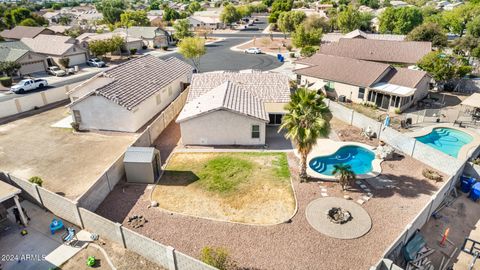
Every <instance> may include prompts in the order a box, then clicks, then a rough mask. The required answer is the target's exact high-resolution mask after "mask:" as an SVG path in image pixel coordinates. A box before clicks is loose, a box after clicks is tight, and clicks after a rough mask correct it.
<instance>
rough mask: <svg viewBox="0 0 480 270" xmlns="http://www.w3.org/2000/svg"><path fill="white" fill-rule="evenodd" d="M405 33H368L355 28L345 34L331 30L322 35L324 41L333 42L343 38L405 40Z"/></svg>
mask: <svg viewBox="0 0 480 270" xmlns="http://www.w3.org/2000/svg"><path fill="white" fill-rule="evenodd" d="M405 37H406V36H405V35H393V34H373V33H367V32H364V31H362V30H359V29H357V30H353V31H352V32H350V33H347V34H343V33H340V32H331V33H326V34H324V35H323V36H322V43H331V42H338V41H340V39H342V38H347V39H354V38H358V39H376V40H389V41H404V40H405Z"/></svg>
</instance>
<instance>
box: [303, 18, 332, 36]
mask: <svg viewBox="0 0 480 270" xmlns="http://www.w3.org/2000/svg"><path fill="white" fill-rule="evenodd" d="M303 26H304V27H305V30H306V31H310V30H313V29H322V32H323V33H328V32H330V31H331V27H330V24H329V23H328V21H327V20H326V19H325V18H324V17H320V16H319V15H317V14H313V15H310V16H308V17H307V18H306V19H305V20H304V21H303Z"/></svg>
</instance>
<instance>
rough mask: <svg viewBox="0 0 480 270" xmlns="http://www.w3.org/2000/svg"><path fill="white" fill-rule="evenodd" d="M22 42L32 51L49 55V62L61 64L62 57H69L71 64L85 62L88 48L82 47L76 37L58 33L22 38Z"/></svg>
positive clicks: (50, 63)
mask: <svg viewBox="0 0 480 270" xmlns="http://www.w3.org/2000/svg"><path fill="white" fill-rule="evenodd" d="M21 42H22V43H23V44H25V45H26V46H27V47H29V48H30V50H31V51H33V52H35V53H37V54H40V55H43V56H45V57H47V63H48V64H49V65H53V64H54V63H52V61H53V62H55V63H56V64H57V65H58V64H59V60H60V59H61V58H69V59H70V66H75V65H81V64H85V62H86V61H87V50H86V49H84V48H82V47H80V46H79V45H78V44H77V42H76V40H75V39H74V38H71V37H68V36H58V35H38V36H36V37H35V38H22V39H21Z"/></svg>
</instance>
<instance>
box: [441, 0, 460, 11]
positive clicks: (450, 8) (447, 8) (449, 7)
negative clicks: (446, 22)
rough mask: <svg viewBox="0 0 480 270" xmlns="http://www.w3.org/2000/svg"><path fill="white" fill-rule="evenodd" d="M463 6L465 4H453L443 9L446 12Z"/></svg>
mask: <svg viewBox="0 0 480 270" xmlns="http://www.w3.org/2000/svg"><path fill="white" fill-rule="evenodd" d="M461 5H463V2H457V3H452V4H448V5H445V6H444V7H443V9H444V10H453V9H454V8H456V7H459V6H461Z"/></svg>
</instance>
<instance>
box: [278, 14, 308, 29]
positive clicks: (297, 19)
mask: <svg viewBox="0 0 480 270" xmlns="http://www.w3.org/2000/svg"><path fill="white" fill-rule="evenodd" d="M306 17H307V15H305V12H303V11H287V12H282V13H281V14H280V16H279V17H278V20H277V26H278V28H279V29H280V31H282V32H283V33H284V34H285V33H290V32H293V31H295V27H296V26H297V25H300V24H301V23H302V22H303V20H305V18H306Z"/></svg>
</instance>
